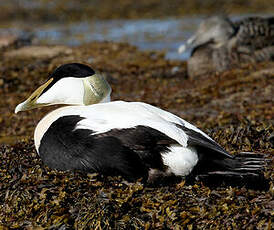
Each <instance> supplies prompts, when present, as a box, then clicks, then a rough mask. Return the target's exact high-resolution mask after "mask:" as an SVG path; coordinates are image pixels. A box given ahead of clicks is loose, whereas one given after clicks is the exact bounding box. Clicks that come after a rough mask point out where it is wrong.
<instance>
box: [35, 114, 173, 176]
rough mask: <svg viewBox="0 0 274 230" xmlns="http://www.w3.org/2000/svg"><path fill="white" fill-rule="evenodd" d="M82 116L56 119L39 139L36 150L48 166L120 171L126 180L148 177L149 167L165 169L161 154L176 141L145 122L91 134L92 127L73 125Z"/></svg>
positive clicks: (113, 172)
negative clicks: (78, 127)
mask: <svg viewBox="0 0 274 230" xmlns="http://www.w3.org/2000/svg"><path fill="white" fill-rule="evenodd" d="M82 119H84V118H82V117H80V116H76V115H71V116H64V117H61V118H59V119H58V120H56V121H55V122H54V123H52V125H51V126H50V127H49V129H48V130H47V131H46V133H45V134H44V136H43V138H42V139H41V144H40V147H39V153H40V156H41V158H42V160H43V162H44V163H45V164H46V165H47V166H49V167H50V168H54V169H59V170H83V171H89V172H99V173H102V174H106V175H123V176H124V177H125V178H126V179H128V180H134V179H137V178H140V177H143V178H147V176H148V170H149V169H150V168H157V169H160V170H164V165H163V162H162V158H161V154H160V153H162V152H165V151H168V147H169V146H170V145H171V144H175V143H176V142H175V141H174V140H173V139H171V138H169V137H167V136H166V135H165V134H163V133H161V132H159V131H157V130H155V129H152V128H149V127H145V126H137V127H135V128H129V129H113V130H111V131H109V132H106V133H102V134H97V135H91V134H92V133H93V131H92V130H87V129H77V130H74V129H75V126H76V124H77V123H78V122H79V121H81V120H82Z"/></svg>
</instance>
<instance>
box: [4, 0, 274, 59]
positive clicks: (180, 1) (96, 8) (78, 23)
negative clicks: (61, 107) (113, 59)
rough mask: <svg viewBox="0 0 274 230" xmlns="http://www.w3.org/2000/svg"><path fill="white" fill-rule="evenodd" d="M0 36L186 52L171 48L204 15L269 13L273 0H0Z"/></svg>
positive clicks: (172, 56) (168, 55) (168, 54)
mask: <svg viewBox="0 0 274 230" xmlns="http://www.w3.org/2000/svg"><path fill="white" fill-rule="evenodd" d="M0 10H1V14H0V36H3V35H10V34H13V35H16V36H21V37H24V36H33V37H34V38H35V41H36V42H37V43H39V44H41V43H42V44H63V45H70V46H76V45H79V44H83V43H87V42H91V41H115V42H128V43H130V44H133V45H136V46H137V47H138V48H140V49H141V50H158V51H159V50H160V51H164V52H165V57H166V58H168V59H181V60H185V59H187V58H188V56H189V53H184V54H180V55H179V54H178V53H177V48H178V46H179V45H180V44H182V42H183V41H184V40H186V39H187V38H188V37H190V35H191V34H192V33H193V31H195V29H196V28H197V26H198V24H199V23H200V22H201V20H203V19H204V18H205V17H207V16H209V15H212V14H227V15H229V16H230V17H231V18H232V20H233V19H238V18H241V17H246V16H254V15H260V16H269V15H271V14H273V12H274V0H218V1H216V0H206V1H205V0H191V1H190V0H168V1H166V0H139V1H132V0H116V1H113V0H89V1H88V0H59V1H52V0H1V1H0Z"/></svg>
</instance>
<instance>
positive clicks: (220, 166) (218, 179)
mask: <svg viewBox="0 0 274 230" xmlns="http://www.w3.org/2000/svg"><path fill="white" fill-rule="evenodd" d="M267 162H268V160H267V159H266V158H265V157H264V155H263V154H255V153H250V152H241V153H239V154H237V155H236V156H234V157H233V158H225V159H211V160H210V162H209V161H208V162H207V167H206V168H205V167H203V168H204V170H202V171H200V170H199V172H198V171H196V175H195V179H196V180H199V181H202V182H204V183H206V184H207V185H214V186H215V185H220V184H225V185H231V186H246V187H248V188H253V189H259V190H267V189H268V188H269V180H267V179H266V178H265V177H264V169H265V166H266V165H267ZM205 169H206V170H205Z"/></svg>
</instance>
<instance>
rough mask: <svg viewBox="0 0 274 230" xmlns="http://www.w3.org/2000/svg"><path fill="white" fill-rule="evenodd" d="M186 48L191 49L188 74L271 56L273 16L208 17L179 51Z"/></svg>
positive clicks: (212, 71) (202, 73) (273, 28)
mask: <svg viewBox="0 0 274 230" xmlns="http://www.w3.org/2000/svg"><path fill="white" fill-rule="evenodd" d="M188 49H192V53H191V57H190V59H189V60H188V63H187V68H188V75H189V76H190V77H196V76H202V75H207V74H211V73H214V72H222V71H225V70H228V69H231V68H233V67H237V66H239V64H240V63H255V62H261V61H271V60H274V17H270V18H260V17H249V18H245V19H242V20H239V21H236V22H232V21H231V20H230V19H229V18H228V17H226V16H213V17H210V18H208V19H206V20H204V21H203V22H202V23H201V24H200V25H199V27H198V29H197V31H196V33H195V34H194V35H193V36H192V37H190V38H189V39H188V40H187V41H186V43H185V44H184V45H181V46H180V47H179V49H178V52H179V53H183V52H185V51H186V50H188Z"/></svg>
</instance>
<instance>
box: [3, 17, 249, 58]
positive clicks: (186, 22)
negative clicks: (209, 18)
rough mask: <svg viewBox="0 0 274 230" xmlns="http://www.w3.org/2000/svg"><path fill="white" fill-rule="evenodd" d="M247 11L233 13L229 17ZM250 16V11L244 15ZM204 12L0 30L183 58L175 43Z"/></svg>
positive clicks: (56, 41) (51, 41) (42, 39)
mask: <svg viewBox="0 0 274 230" xmlns="http://www.w3.org/2000/svg"><path fill="white" fill-rule="evenodd" d="M244 16H247V15H241V16H233V19H236V18H240V17H244ZM248 16H250V15H248ZM203 19H204V16H201V15H199V16H193V17H185V18H180V19H174V18H168V19H135V20H128V19H127V20H124V19H120V20H90V21H81V22H77V23H65V24H64V23H62V24H60V23H59V24H56V23H50V24H46V23H34V24H32V25H29V24H24V22H19V23H18V22H13V23H10V24H9V25H4V26H1V25H0V33H6V32H7V31H11V32H15V33H23V32H24V31H28V32H31V33H33V34H34V35H35V37H36V38H37V40H38V42H42V43H44V44H63V45H72V46H75V45H79V44H82V43H86V42H91V41H114V42H128V43H130V44H132V45H136V46H137V47H138V48H140V49H141V50H158V51H165V52H166V58H168V59H179V60H185V59H187V58H188V57H189V55H190V53H189V51H188V52H185V53H184V54H178V52H177V49H178V47H179V46H180V45H181V44H183V41H185V40H186V39H187V38H189V37H190V36H191V34H193V33H194V31H195V30H196V28H197V26H198V25H199V23H200V22H201V20H203Z"/></svg>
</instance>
